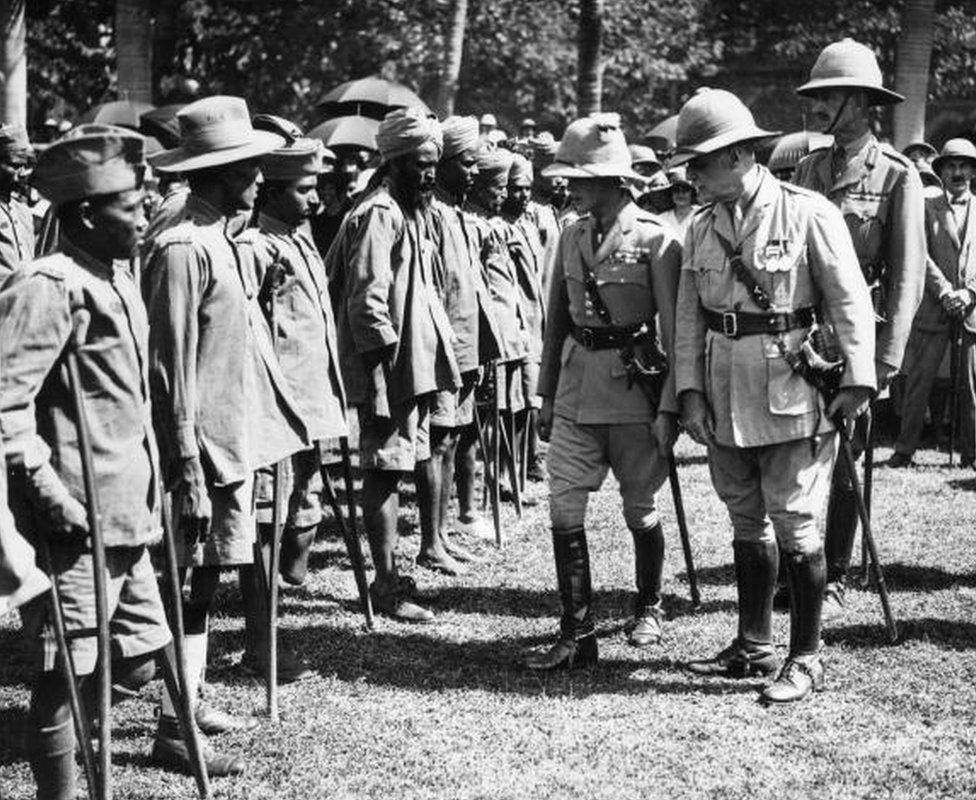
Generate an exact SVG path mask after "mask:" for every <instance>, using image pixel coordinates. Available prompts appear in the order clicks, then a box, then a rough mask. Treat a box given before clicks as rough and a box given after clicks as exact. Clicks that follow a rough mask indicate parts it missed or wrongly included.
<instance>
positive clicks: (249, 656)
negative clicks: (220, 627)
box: [241, 645, 315, 684]
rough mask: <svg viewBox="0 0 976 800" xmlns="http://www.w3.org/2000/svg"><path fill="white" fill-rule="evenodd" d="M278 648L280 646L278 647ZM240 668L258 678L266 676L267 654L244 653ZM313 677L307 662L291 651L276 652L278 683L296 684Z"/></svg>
mask: <svg viewBox="0 0 976 800" xmlns="http://www.w3.org/2000/svg"><path fill="white" fill-rule="evenodd" d="M279 647H280V645H279ZM241 668H242V669H243V670H244V671H245V672H248V673H250V674H251V675H254V676H256V677H258V678H263V677H264V676H265V675H267V674H268V666H267V654H266V653H262V654H260V655H255V654H254V653H249V652H246V651H245V653H244V655H243V656H241ZM314 675H315V673H314V672H313V671H312V669H311V667H309V665H308V662H307V661H306V660H305V659H304V658H301V657H300V656H298V655H297V654H295V653H293V652H292V651H291V650H281V649H279V650H278V683H279V684H285V683H297V682H298V681H304V680H307V679H308V678H311V677H313V676H314Z"/></svg>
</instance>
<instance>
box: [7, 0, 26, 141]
mask: <svg viewBox="0 0 976 800" xmlns="http://www.w3.org/2000/svg"><path fill="white" fill-rule="evenodd" d="M26 6H27V3H26V0H0V24H2V26H3V27H2V35H3V45H2V46H3V51H2V53H0V70H2V74H0V82H2V87H0V89H2V91H0V122H6V123H9V124H12V125H23V126H24V127H25V128H26V127H27V46H26V40H27V25H26V23H25V22H24V9H25V8H26Z"/></svg>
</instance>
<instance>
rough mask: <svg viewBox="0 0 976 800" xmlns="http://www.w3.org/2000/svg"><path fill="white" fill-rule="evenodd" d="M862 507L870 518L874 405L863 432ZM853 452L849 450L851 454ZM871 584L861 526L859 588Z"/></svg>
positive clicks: (869, 409) (872, 492)
mask: <svg viewBox="0 0 976 800" xmlns="http://www.w3.org/2000/svg"><path fill="white" fill-rule="evenodd" d="M864 437H865V445H864V507H865V509H867V513H868V516H869V517H870V516H871V497H872V495H873V494H874V403H873V402H872V403H871V405H870V406H869V407H868V412H867V430H866V431H865V432H864ZM853 452H854V450H853V448H851V453H852V454H853ZM870 582H871V577H870V568H869V566H868V544H867V540H866V539H865V536H864V531H863V526H862V531H861V576H860V583H861V588H862V589H866V588H867V586H868V584H869V583H870Z"/></svg>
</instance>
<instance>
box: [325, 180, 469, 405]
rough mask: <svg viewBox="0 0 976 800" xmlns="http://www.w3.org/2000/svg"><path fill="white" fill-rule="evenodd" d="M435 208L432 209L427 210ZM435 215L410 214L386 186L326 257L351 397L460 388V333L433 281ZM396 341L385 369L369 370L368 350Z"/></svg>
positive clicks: (349, 222) (350, 220)
mask: <svg viewBox="0 0 976 800" xmlns="http://www.w3.org/2000/svg"><path fill="white" fill-rule="evenodd" d="M427 213H428V214H430V213H431V212H429V211H428V212H427ZM436 257H437V253H436V245H435V241H434V239H433V238H432V234H431V230H430V219H429V217H428V218H426V219H425V218H424V215H423V214H421V213H414V214H410V215H408V214H405V213H404V211H403V209H402V208H401V207H400V205H399V203H397V202H396V200H394V199H393V197H392V196H391V194H390V191H389V189H388V187H387V185H386V184H383V185H381V186H379V187H378V188H377V189H375V190H373V191H372V192H371V193H370V194H368V195H367V196H366V197H364V198H363V199H362V200H361V201H360V202H359V204H358V205H357V206H356V207H355V208H353V209H352V211H350V212H349V214H348V216H347V217H346V219H345V220H344V221H343V223H342V226H341V228H340V229H339V235H338V236H337V237H336V240H335V242H333V244H332V247H330V248H329V253H328V255H327V256H326V262H325V263H326V271H327V274H328V275H329V281H330V283H331V284H332V285H333V286H340V287H342V291H341V293H340V295H339V297H337V298H335V302H336V303H337V311H336V322H337V325H338V338H339V358H340V364H341V367H342V376H343V378H344V379H345V382H346V390H347V391H348V393H349V401H350V402H351V403H356V404H366V403H370V404H374V406H375V407H374V411H375V412H376V413H377V414H378V415H380V416H389V414H390V412H389V409H388V406H389V405H397V404H403V403H407V402H409V401H411V400H413V398H415V397H419V396H421V395H424V394H429V393H431V392H437V391H451V390H453V389H457V388H459V387H460V386H461V378H460V372H459V370H458V365H457V359H456V358H455V357H454V344H453V342H454V333H453V331H452V330H451V322H450V320H449V319H448V317H447V312H446V311H445V310H444V306H443V305H442V303H441V300H440V298H439V297H438V295H437V288H436V286H435V283H434V271H435V259H436ZM390 346H392V360H391V362H390V363H389V364H387V365H386V369H385V370H383V369H377V370H374V371H373V372H372V373H371V374H368V373H367V371H366V367H365V362H364V360H363V354H364V353H368V352H370V351H374V350H378V349H381V348H387V347H390Z"/></svg>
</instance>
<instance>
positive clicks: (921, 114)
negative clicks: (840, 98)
mask: <svg viewBox="0 0 976 800" xmlns="http://www.w3.org/2000/svg"><path fill="white" fill-rule="evenodd" d="M934 28H935V0H906V2H905V7H904V10H903V11H902V14H901V35H900V36H899V37H898V48H897V50H896V52H895V90H896V91H897V92H900V93H901V94H903V95H904V96H905V102H904V103H901V104H900V105H897V106H895V147H897V148H898V149H899V150H901V149H902V148H904V147H905V146H906V145H908V144H911V143H912V142H918V141H924V139H925V101H926V98H927V97H928V92H929V64H930V62H931V60H932V38H933V34H934Z"/></svg>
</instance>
